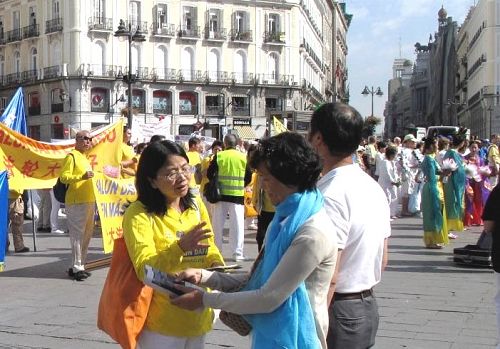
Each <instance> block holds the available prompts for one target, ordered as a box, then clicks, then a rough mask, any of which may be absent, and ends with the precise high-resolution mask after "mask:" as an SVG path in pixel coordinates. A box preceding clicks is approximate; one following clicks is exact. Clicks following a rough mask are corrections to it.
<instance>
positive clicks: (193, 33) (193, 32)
mask: <svg viewBox="0 0 500 349" xmlns="http://www.w3.org/2000/svg"><path fill="white" fill-rule="evenodd" d="M177 34H178V35H179V38H182V39H187V40H198V39H199V38H200V27H199V26H189V27H188V26H185V25H181V26H179V29H178V33H177Z"/></svg>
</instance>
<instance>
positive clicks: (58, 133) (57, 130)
mask: <svg viewBox="0 0 500 349" xmlns="http://www.w3.org/2000/svg"><path fill="white" fill-rule="evenodd" d="M50 137H51V138H52V139H64V125H63V124H52V125H51V132H50Z"/></svg>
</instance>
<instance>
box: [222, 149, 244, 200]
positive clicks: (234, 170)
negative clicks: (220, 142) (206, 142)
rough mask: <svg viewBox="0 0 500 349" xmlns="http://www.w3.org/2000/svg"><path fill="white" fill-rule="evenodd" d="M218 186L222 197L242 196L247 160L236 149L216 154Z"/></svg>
mask: <svg viewBox="0 0 500 349" xmlns="http://www.w3.org/2000/svg"><path fill="white" fill-rule="evenodd" d="M217 166H218V168H219V174H218V177H219V184H220V191H221V194H222V195H229V196H243V195H244V193H245V169H246V166H247V158H246V156H245V154H243V153H242V152H239V151H237V150H236V149H228V150H223V151H220V152H218V153H217Z"/></svg>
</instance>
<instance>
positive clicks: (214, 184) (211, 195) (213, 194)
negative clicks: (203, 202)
mask: <svg viewBox="0 0 500 349" xmlns="http://www.w3.org/2000/svg"><path fill="white" fill-rule="evenodd" d="M203 195H205V198H206V199H207V201H208V202H210V203H211V204H215V203H217V202H219V201H220V200H221V196H222V195H221V192H220V184H219V173H218V171H217V172H216V173H215V174H214V177H213V178H212V179H211V180H210V181H208V183H207V184H205V189H203Z"/></svg>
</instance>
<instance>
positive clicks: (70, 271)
mask: <svg viewBox="0 0 500 349" xmlns="http://www.w3.org/2000/svg"><path fill="white" fill-rule="evenodd" d="M68 276H69V277H70V278H72V277H73V276H75V273H73V268H69V269H68Z"/></svg>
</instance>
